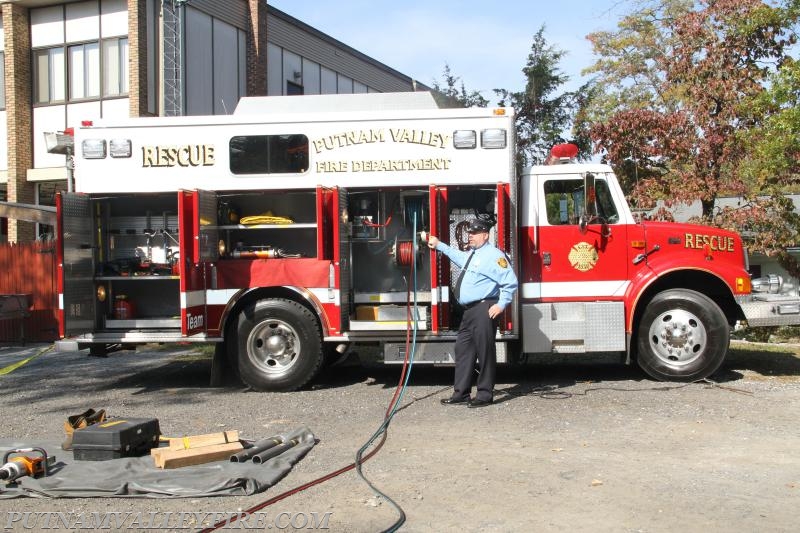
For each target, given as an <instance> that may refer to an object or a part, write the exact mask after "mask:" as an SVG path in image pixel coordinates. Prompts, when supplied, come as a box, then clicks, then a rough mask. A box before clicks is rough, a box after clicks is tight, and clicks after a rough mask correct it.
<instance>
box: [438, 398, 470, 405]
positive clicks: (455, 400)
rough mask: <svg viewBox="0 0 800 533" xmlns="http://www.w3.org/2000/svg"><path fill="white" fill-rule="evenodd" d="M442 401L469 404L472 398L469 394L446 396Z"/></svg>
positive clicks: (453, 403) (443, 403)
mask: <svg viewBox="0 0 800 533" xmlns="http://www.w3.org/2000/svg"><path fill="white" fill-rule="evenodd" d="M441 402H442V405H455V404H458V403H466V404H469V403H470V402H472V400H470V397H469V396H467V397H466V398H444V399H443V400H441Z"/></svg>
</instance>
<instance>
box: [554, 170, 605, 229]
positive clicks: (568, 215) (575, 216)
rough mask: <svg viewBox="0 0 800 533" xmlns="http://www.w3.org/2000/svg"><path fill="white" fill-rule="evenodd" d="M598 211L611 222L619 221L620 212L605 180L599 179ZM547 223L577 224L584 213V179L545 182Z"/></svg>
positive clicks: (597, 184) (558, 224)
mask: <svg viewBox="0 0 800 533" xmlns="http://www.w3.org/2000/svg"><path fill="white" fill-rule="evenodd" d="M596 186H597V212H598V215H600V216H601V217H602V218H604V219H605V220H606V222H608V223H609V224H614V223H615V222H618V221H619V214H618V213H617V208H616V206H615V205H614V199H613V198H612V197H611V191H609V189H608V183H607V182H606V181H605V180H602V179H598V180H597V182H596ZM544 196H545V210H546V212H547V223H548V224H550V225H551V226H560V225H564V224H577V223H578V220H579V219H580V216H581V214H582V213H583V180H580V179H569V180H548V181H546V182H545V183H544Z"/></svg>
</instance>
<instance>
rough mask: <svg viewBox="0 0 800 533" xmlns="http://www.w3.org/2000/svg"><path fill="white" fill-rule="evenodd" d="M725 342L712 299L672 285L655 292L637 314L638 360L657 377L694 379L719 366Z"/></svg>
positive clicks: (725, 329) (724, 329) (720, 318)
mask: <svg viewBox="0 0 800 533" xmlns="http://www.w3.org/2000/svg"><path fill="white" fill-rule="evenodd" d="M729 344H730V330H729V326H728V321H727V320H726V319H725V313H723V312H722V309H720V307H719V306H718V305H717V304H716V303H715V302H714V301H713V300H712V299H711V298H709V297H708V296H706V295H704V294H701V293H699V292H696V291H692V290H687V289H671V290H667V291H664V292H662V293H659V294H658V295H656V296H655V298H653V299H652V300H651V301H650V303H649V304H648V305H647V308H646V309H645V311H644V314H643V315H642V319H641V322H640V323H639V331H638V335H637V349H638V363H639V366H640V367H641V368H642V370H644V371H645V372H647V374H649V375H650V376H652V377H654V378H655V379H658V380H664V381H697V380H699V379H703V378H705V377H707V376H709V375H711V374H713V373H714V372H715V371H716V370H717V369H718V368H719V366H720V365H721V364H722V360H723V359H724V358H725V354H726V353H727V352H728V345H729Z"/></svg>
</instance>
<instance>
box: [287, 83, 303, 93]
mask: <svg viewBox="0 0 800 533" xmlns="http://www.w3.org/2000/svg"><path fill="white" fill-rule="evenodd" d="M302 94H303V86H302V85H300V84H297V83H292V82H291V81H287V82H286V96H299V95H302Z"/></svg>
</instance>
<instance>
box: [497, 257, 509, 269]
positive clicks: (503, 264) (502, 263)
mask: <svg viewBox="0 0 800 533" xmlns="http://www.w3.org/2000/svg"><path fill="white" fill-rule="evenodd" d="M497 264H498V265H500V268H508V261H506V258H505V257H501V258H500V259H498V260H497Z"/></svg>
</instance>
